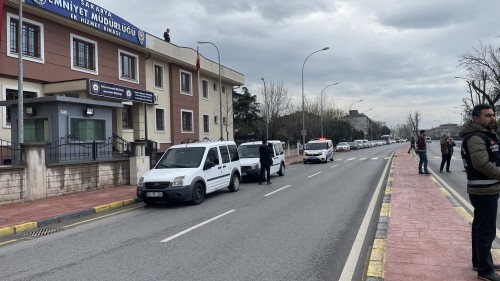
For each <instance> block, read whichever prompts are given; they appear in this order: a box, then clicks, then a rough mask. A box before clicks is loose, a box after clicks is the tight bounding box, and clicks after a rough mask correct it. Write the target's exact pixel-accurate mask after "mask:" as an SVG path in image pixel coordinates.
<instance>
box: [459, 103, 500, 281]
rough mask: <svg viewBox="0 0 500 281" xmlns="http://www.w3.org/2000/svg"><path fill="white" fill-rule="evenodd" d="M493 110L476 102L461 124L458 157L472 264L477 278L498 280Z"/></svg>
mask: <svg viewBox="0 0 500 281" xmlns="http://www.w3.org/2000/svg"><path fill="white" fill-rule="evenodd" d="M495 127H496V119H495V112H494V111H493V108H492V107H491V106H490V105H487V104H479V105H476V106H475V107H474V108H473V110H472V121H470V122H467V123H465V124H464V126H463V129H462V131H461V132H460V136H461V137H462V139H463V141H462V151H461V154H462V159H463V162H464V167H465V171H466V173H467V193H469V198H470V202H471V204H472V206H473V207H474V220H473V221H472V267H473V269H474V270H477V274H478V275H477V278H478V279H481V280H496V281H500V275H497V274H496V273H495V270H500V266H499V265H495V264H493V258H492V256H491V245H492V243H493V241H494V240H495V236H496V220H497V209H498V197H499V193H500V151H499V148H500V140H499V138H498V136H497V134H496V133H495V131H494V128H495Z"/></svg>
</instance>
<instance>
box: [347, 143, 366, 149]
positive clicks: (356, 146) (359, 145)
mask: <svg viewBox="0 0 500 281" xmlns="http://www.w3.org/2000/svg"><path fill="white" fill-rule="evenodd" d="M349 147H350V148H351V149H355V150H358V149H361V148H363V145H362V144H360V143H359V142H355V141H351V142H349Z"/></svg>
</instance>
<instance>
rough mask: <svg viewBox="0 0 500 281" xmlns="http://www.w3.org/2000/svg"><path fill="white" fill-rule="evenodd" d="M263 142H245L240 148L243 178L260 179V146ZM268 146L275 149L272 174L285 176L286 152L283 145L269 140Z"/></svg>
mask: <svg viewBox="0 0 500 281" xmlns="http://www.w3.org/2000/svg"><path fill="white" fill-rule="evenodd" d="M261 144H262V141H254V142H245V143H242V144H240V146H239V147H238V153H239V155H240V163H241V176H242V177H245V176H248V177H257V178H258V177H259V173H260V160H259V157H260V153H259V146H260V145H261ZM267 144H268V145H269V144H270V145H271V146H272V148H273V164H272V165H271V174H278V175H280V176H283V175H285V151H284V149H283V143H282V142H281V141H278V140H268V141H267Z"/></svg>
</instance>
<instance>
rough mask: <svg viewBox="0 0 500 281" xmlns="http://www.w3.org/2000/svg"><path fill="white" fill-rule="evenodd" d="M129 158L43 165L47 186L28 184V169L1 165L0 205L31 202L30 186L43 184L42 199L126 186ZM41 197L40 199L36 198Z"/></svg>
mask: <svg viewBox="0 0 500 281" xmlns="http://www.w3.org/2000/svg"><path fill="white" fill-rule="evenodd" d="M129 165H130V164H129V159H122V160H110V161H98V162H90V163H75V164H51V165H47V166H46V172H45V177H43V176H42V177H41V178H45V181H46V185H44V184H43V182H40V186H37V187H34V186H31V187H27V186H26V182H27V181H26V175H27V172H26V171H27V168H26V167H24V166H18V167H10V166H5V167H2V168H0V205H8V204H12V203H19V202H28V201H31V200H30V199H29V198H28V197H29V196H27V194H28V193H29V190H30V189H35V188H39V187H44V188H45V186H46V190H45V191H43V192H44V194H45V196H44V197H45V198H49V197H55V196H63V195H68V194H74V193H78V192H85V191H91V190H98V189H103V188H106V187H111V186H119V185H129V184H130V173H129ZM35 199H40V198H35Z"/></svg>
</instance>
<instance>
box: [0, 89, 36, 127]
mask: <svg viewBox="0 0 500 281" xmlns="http://www.w3.org/2000/svg"><path fill="white" fill-rule="evenodd" d="M37 96H38V94H37V93H36V92H32V91H24V96H23V97H24V98H25V99H30V98H36V97H37ZM4 99H5V100H17V99H18V96H17V89H9V88H7V89H5V93H4ZM11 118H12V115H11V111H10V107H4V118H3V120H4V121H3V127H4V128H8V127H10V126H11V122H12V121H11V120H12V119H11Z"/></svg>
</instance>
